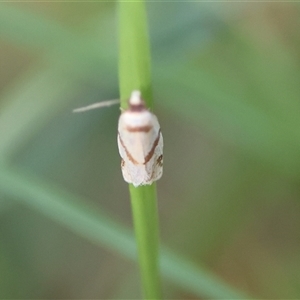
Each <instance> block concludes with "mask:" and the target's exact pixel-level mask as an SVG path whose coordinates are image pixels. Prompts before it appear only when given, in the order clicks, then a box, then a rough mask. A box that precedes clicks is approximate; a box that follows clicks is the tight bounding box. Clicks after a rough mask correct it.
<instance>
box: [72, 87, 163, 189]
mask: <svg viewBox="0 0 300 300" xmlns="http://www.w3.org/2000/svg"><path fill="white" fill-rule="evenodd" d="M116 103H119V101H118V100H110V101H104V102H99V103H95V104H92V105H89V106H86V107H82V108H78V109H75V110H74V111H73V112H82V111H87V110H90V109H95V108H99V107H104V106H110V105H113V104H116ZM128 104H129V108H128V109H126V110H124V111H122V113H121V115H120V118H119V124H118V148H119V153H120V156H121V169H122V174H123V178H124V180H125V181H126V182H128V183H132V184H133V185H134V186H135V187H137V186H140V185H147V184H152V183H153V182H154V181H156V180H158V179H160V177H161V176H162V173H163V137H162V134H161V130H160V126H159V123H158V120H157V118H156V116H155V115H154V114H153V113H151V112H150V111H149V110H148V109H147V108H146V106H145V102H144V101H143V99H142V97H141V92H140V91H133V92H132V93H131V96H130V98H129V101H128Z"/></svg>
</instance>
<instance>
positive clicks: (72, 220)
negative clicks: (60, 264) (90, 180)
mask: <svg viewBox="0 0 300 300" xmlns="http://www.w3.org/2000/svg"><path fill="white" fill-rule="evenodd" d="M0 189H1V191H2V193H4V194H6V195H8V196H10V197H13V198H14V199H16V200H17V201H19V202H20V203H24V204H26V205H29V206H30V207H32V208H33V209H35V210H37V211H38V212H40V213H43V214H45V215H47V216H48V217H50V218H51V219H53V220H55V221H56V222H59V223H61V224H62V225H64V226H66V227H67V228H69V229H71V230H72V231H74V232H76V233H77V234H79V235H81V236H82V237H84V238H86V239H89V240H90V241H92V242H94V243H97V244H100V245H102V246H105V247H106V248H108V249H110V250H112V251H114V252H117V253H119V254H121V255H123V256H125V257H127V258H130V259H132V260H134V259H136V247H135V240H134V237H133V234H132V233H131V231H129V230H128V229H126V228H124V226H122V225H121V224H118V223H116V222H115V221H114V220H112V219H111V218H109V217H108V216H106V215H104V214H103V213H100V212H97V211H96V210H95V209H91V208H89V207H87V206H86V205H84V204H83V203H84V201H83V200H82V199H80V198H79V197H76V196H73V195H71V194H70V193H68V192H66V191H62V190H59V189H57V188H56V187H54V186H49V185H47V184H45V183H44V182H42V181H40V180H38V179H37V178H33V177H32V176H29V174H26V175H23V174H21V172H20V170H17V171H12V170H9V169H4V168H2V169H1V171H0ZM161 264H162V272H163V275H164V276H165V277H166V278H168V279H169V280H172V281H173V282H175V283H176V284H177V286H180V287H181V288H183V289H186V290H188V291H190V292H193V293H195V294H196V295H198V296H200V297H202V296H206V297H211V298H218V299H226V298H227V299H228V298H231V299H233V298H234V299H241V298H245V297H246V296H245V295H242V294H239V293H238V292H237V291H235V290H234V289H233V288H231V287H229V286H227V285H226V284H225V283H223V282H222V281H220V280H219V279H217V278H215V277H214V276H212V275H210V274H209V273H208V272H207V271H206V270H204V269H203V270H201V269H200V268H196V267H195V266H194V265H193V264H192V263H190V262H188V261H186V260H185V259H183V258H181V257H179V256H177V255H175V254H173V253H172V252H170V251H168V250H166V249H163V250H162V256H161Z"/></svg>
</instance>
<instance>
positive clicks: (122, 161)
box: [121, 158, 125, 169]
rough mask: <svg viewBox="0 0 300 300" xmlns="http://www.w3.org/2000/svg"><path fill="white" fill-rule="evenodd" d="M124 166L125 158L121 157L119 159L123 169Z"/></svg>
mask: <svg viewBox="0 0 300 300" xmlns="http://www.w3.org/2000/svg"><path fill="white" fill-rule="evenodd" d="M124 167H125V160H124V159H123V158H122V159H121V168H122V169H123V168H124Z"/></svg>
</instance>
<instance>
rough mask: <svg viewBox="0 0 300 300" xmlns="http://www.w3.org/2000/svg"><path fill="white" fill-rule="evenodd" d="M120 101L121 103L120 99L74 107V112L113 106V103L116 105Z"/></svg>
mask: <svg viewBox="0 0 300 300" xmlns="http://www.w3.org/2000/svg"><path fill="white" fill-rule="evenodd" d="M118 103H120V100H119V99H113V100H108V101H102V102H97V103H93V104H91V105H88V106H84V107H79V108H76V109H73V113H78V112H83V111H87V110H92V109H96V108H101V107H108V106H112V105H115V104H118Z"/></svg>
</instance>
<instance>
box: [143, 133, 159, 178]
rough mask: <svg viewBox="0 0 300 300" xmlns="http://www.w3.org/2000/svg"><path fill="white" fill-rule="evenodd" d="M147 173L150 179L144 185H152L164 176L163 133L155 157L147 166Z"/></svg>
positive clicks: (155, 150)
mask: <svg viewBox="0 0 300 300" xmlns="http://www.w3.org/2000/svg"><path fill="white" fill-rule="evenodd" d="M146 173H147V174H148V178H147V180H145V183H144V184H152V183H153V181H156V180H158V179H160V178H161V176H162V174H163V136H162V134H161V132H160V133H159V140H158V144H157V145H156V147H155V149H154V153H153V156H152V157H151V159H150V160H149V161H148V162H147V164H146Z"/></svg>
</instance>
